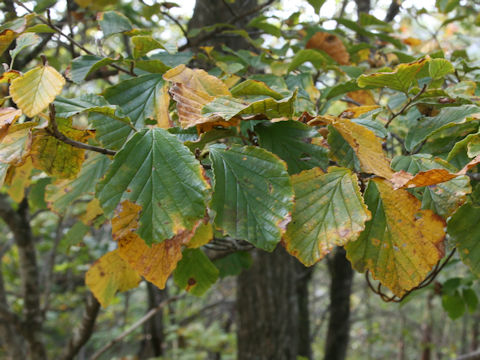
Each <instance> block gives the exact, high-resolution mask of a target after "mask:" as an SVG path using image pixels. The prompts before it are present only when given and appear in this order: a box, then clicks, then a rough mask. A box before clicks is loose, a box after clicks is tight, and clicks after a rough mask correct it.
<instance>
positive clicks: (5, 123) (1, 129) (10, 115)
mask: <svg viewBox="0 0 480 360" xmlns="http://www.w3.org/2000/svg"><path fill="white" fill-rule="evenodd" d="M20 115H22V111H21V110H18V109H15V108H12V107H7V108H1V109H0V141H1V140H2V139H3V138H4V137H5V135H7V133H8V129H9V128H10V126H12V125H13V124H14V123H15V121H17V119H18V118H19V117H20Z"/></svg>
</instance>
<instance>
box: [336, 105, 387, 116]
mask: <svg viewBox="0 0 480 360" xmlns="http://www.w3.org/2000/svg"><path fill="white" fill-rule="evenodd" d="M379 107H380V106H378V105H367V106H357V107H351V108H348V109H345V110H343V111H342V113H341V114H340V117H341V118H344V119H355V118H358V117H359V116H360V115H362V114H365V113H367V112H369V111H372V110H375V109H378V108H379Z"/></svg>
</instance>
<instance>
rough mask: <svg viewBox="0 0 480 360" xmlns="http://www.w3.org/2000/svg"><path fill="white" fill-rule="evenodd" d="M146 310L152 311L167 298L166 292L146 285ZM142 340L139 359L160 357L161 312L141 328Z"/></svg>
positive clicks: (163, 345)
mask: <svg viewBox="0 0 480 360" xmlns="http://www.w3.org/2000/svg"><path fill="white" fill-rule="evenodd" d="M147 295H148V309H147V312H148V311H149V310H150V309H153V308H155V307H157V306H158V304H160V303H161V302H162V301H164V300H166V299H167V298H168V293H167V290H166V289H165V290H160V289H158V288H157V287H156V286H154V285H152V284H151V283H147ZM143 336H144V337H143V340H142V343H141V345H140V351H139V355H138V358H139V359H150V358H152V357H155V358H157V357H160V356H162V355H164V353H165V349H164V347H165V344H164V329H163V311H158V312H157V313H156V314H155V316H153V317H152V318H151V319H150V320H149V321H147V322H146V323H145V325H144V327H143Z"/></svg>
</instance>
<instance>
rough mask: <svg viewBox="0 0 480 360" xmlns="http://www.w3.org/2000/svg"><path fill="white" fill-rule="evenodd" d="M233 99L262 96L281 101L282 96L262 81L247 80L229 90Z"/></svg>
mask: <svg viewBox="0 0 480 360" xmlns="http://www.w3.org/2000/svg"><path fill="white" fill-rule="evenodd" d="M230 92H231V93H232V95H233V96H235V97H241V96H258V95H264V96H268V97H271V98H274V99H275V100H281V99H283V95H282V94H280V93H278V92H277V91H275V90H273V89H271V88H270V87H268V86H267V84H265V83H264V82H262V81H258V80H252V79H247V80H245V81H243V82H241V83H240V84H238V85H235V86H234V87H233V88H231V89H230Z"/></svg>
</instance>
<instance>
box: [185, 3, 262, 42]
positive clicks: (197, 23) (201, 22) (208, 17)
mask: <svg viewBox="0 0 480 360" xmlns="http://www.w3.org/2000/svg"><path fill="white" fill-rule="evenodd" d="M257 5H258V0H236V1H235V2H232V3H230V2H229V1H228V0H197V1H196V2H195V9H194V11H193V16H192V18H191V19H190V21H189V23H188V29H189V30H192V29H196V28H202V27H205V26H208V25H214V24H218V23H229V22H230V21H231V20H232V19H234V18H235V17H236V16H238V15H240V14H243V13H245V11H247V10H249V9H252V8H254V7H255V6H257ZM253 16H255V14H253V15H251V16H247V17H245V18H242V19H240V20H239V21H238V22H235V24H233V25H236V26H238V27H239V28H245V27H246V25H247V24H248V22H249V21H250V20H251V19H252V17H253ZM199 36H201V35H199ZM219 44H225V45H227V46H228V47H230V48H232V49H245V48H249V46H250V45H249V44H248V42H247V41H246V40H245V39H244V38H242V37H240V36H238V35H237V36H225V35H217V36H215V37H212V38H211V39H209V40H208V41H206V42H205V43H203V44H199V45H219Z"/></svg>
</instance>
